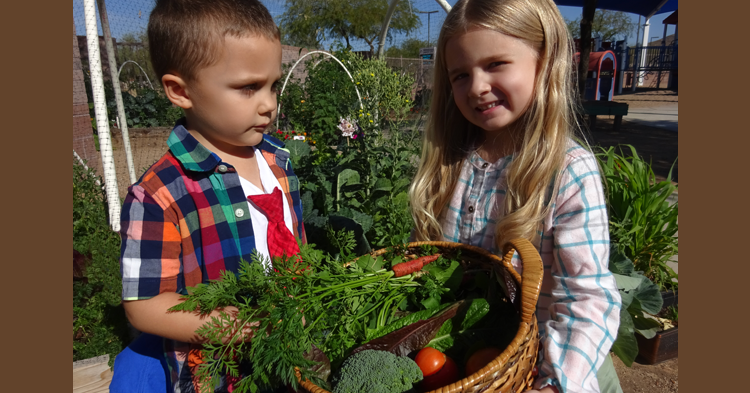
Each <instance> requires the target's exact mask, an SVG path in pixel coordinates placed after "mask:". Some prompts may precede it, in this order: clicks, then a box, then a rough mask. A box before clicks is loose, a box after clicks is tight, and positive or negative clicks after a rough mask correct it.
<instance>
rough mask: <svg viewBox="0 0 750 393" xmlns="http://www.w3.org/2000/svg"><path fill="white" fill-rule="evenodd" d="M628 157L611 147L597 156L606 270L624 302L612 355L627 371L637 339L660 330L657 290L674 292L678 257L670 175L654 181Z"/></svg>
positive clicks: (650, 173) (635, 156) (647, 167)
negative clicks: (607, 247) (606, 226)
mask: <svg viewBox="0 0 750 393" xmlns="http://www.w3.org/2000/svg"><path fill="white" fill-rule="evenodd" d="M625 147H627V148H628V149H629V151H630V155H625V154H623V152H622V150H620V152H619V153H618V152H616V151H615V148H614V147H610V148H609V149H606V150H605V149H602V152H601V153H599V154H597V158H598V161H599V167H600V168H601V170H602V174H603V177H604V179H605V186H606V193H607V205H608V206H607V209H608V212H609V220H610V241H611V252H610V258H609V270H610V271H611V272H612V273H613V274H614V276H615V280H616V281H617V288H618V289H619V291H620V295H621V297H622V309H621V310H620V327H619V330H618V335H617V340H616V341H615V343H614V345H613V346H612V351H613V352H614V353H615V354H617V356H618V357H619V358H620V359H621V360H622V361H623V363H624V364H625V365H627V366H630V365H632V363H633V361H634V360H635V358H636V356H637V355H638V342H637V340H636V337H635V335H636V334H639V335H641V336H643V337H645V338H646V339H650V338H653V337H654V336H655V335H656V333H657V332H658V331H660V330H662V324H661V323H660V322H659V319H658V318H657V317H656V316H657V315H658V314H660V313H662V305H663V298H662V295H661V293H660V291H666V290H674V291H676V290H677V281H676V279H677V273H676V272H675V271H674V270H673V269H672V268H671V267H670V266H668V265H667V261H669V260H670V258H672V257H673V256H674V255H676V254H677V245H678V240H677V236H676V234H677V213H678V205H677V202H674V203H673V204H672V203H670V202H669V200H668V199H667V198H669V196H671V195H672V193H673V192H675V191H676V190H677V186H676V185H674V184H673V183H672V182H671V171H670V172H669V174H668V175H667V178H666V179H665V180H663V181H657V180H656V176H655V175H654V172H653V170H652V169H651V165H650V164H649V163H647V162H646V161H644V160H643V158H642V157H640V156H639V155H638V153H637V151H636V149H635V148H634V147H633V146H630V145H626V146H625Z"/></svg>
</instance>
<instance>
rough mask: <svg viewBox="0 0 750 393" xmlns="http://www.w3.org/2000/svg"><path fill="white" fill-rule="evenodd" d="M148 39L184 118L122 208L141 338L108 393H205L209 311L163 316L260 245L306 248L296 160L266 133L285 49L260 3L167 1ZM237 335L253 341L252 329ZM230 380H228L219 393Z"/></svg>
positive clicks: (130, 296)
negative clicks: (200, 370)
mask: <svg viewBox="0 0 750 393" xmlns="http://www.w3.org/2000/svg"><path fill="white" fill-rule="evenodd" d="M148 38H149V50H150V53H151V61H152V64H153V67H154V70H155V71H156V72H157V74H158V75H159V76H160V78H161V82H162V86H163V87H164V91H165V93H166V95H167V97H168V98H169V100H170V101H172V103H174V104H175V105H177V106H179V107H181V108H183V110H184V112H185V117H184V118H183V119H180V120H179V121H178V122H177V124H176V126H175V128H174V129H173V130H172V133H171V135H170V136H169V139H168V141H167V144H168V146H169V150H168V151H167V152H166V153H165V154H164V156H163V157H162V158H161V159H160V160H159V161H158V162H156V163H155V164H154V165H153V166H151V168H149V169H148V170H147V171H146V173H144V174H143V176H142V177H141V178H140V179H139V180H138V182H137V183H135V184H134V185H132V186H131V187H130V189H129V191H128V195H127V197H126V199H125V202H124V205H123V210H122V211H123V212H122V230H121V236H122V254H121V269H122V270H121V273H122V284H123V295H122V296H123V301H124V302H123V306H124V308H125V312H126V314H127V316H128V319H129V320H130V322H131V324H132V325H133V326H134V327H135V328H136V329H137V330H139V331H141V332H143V334H141V336H140V337H139V338H138V339H137V340H136V341H135V342H134V343H133V344H131V345H130V346H129V347H128V348H127V349H125V350H124V351H123V352H122V353H121V354H120V355H118V356H117V358H116V360H115V370H114V376H113V381H112V384H111V385H110V391H112V392H157V391H158V392H160V393H163V392H169V391H174V392H197V391H198V390H199V386H198V381H197V379H196V378H195V371H196V367H197V366H198V364H200V363H201V362H202V360H201V359H202V358H201V345H202V343H204V342H205V339H204V338H203V337H200V336H198V335H197V334H196V333H195V331H196V329H198V328H199V327H200V326H201V325H203V324H204V323H206V322H207V321H209V320H210V316H208V317H203V318H202V317H200V316H199V315H198V314H197V313H188V312H168V311H167V310H168V309H169V308H170V307H172V306H174V305H176V304H178V303H180V298H181V296H182V295H184V294H186V293H187V287H192V286H196V285H197V284H199V283H207V282H209V280H216V279H219V278H220V274H221V272H222V271H224V270H229V271H232V272H237V270H238V267H239V263H240V261H241V260H246V261H248V262H249V261H251V254H252V253H253V251H254V250H256V249H257V250H258V252H259V253H260V254H262V255H265V256H266V257H269V256H275V255H279V254H281V253H287V254H293V253H296V252H298V251H299V250H298V246H297V243H296V241H295V238H301V239H302V241H305V232H304V227H303V225H302V205H301V202H300V198H299V183H298V180H297V177H296V176H295V175H294V173H293V171H292V168H291V165H290V163H289V153H288V151H286V150H284V149H283V146H284V145H283V143H282V142H280V141H279V140H277V139H274V138H272V137H270V136H268V135H264V131H265V130H267V129H268V128H269V127H271V126H272V123H273V121H274V118H275V116H276V88H277V85H278V80H279V78H280V77H281V43H280V41H279V30H278V28H277V27H276V25H275V24H274V22H273V19H272V18H271V15H270V14H269V13H268V10H267V9H266V8H265V7H264V6H263V5H262V4H260V3H259V2H258V1H257V0H190V1H186V0H159V1H157V4H156V7H155V8H154V10H153V11H152V13H151V16H150V18H149V24H148ZM269 204H270V205H269ZM271 205H273V206H271ZM274 210H275V212H274ZM224 311H227V312H229V313H230V314H231V313H232V312H236V309H230V308H227V309H225V310H224ZM211 315H212V316H218V315H219V310H214V311H213V312H212V314H211ZM236 329H242V330H243V332H244V333H245V335H244V338H243V339H244V340H250V336H251V334H252V329H251V328H250V327H248V326H244V327H243V326H237V327H236ZM229 335H230V333H228V334H227V336H229ZM232 383H233V381H232V378H226V377H225V378H222V381H221V382H220V384H219V388H218V390H217V391H232V390H233V387H232Z"/></svg>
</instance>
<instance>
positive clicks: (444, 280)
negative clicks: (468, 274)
mask: <svg viewBox="0 0 750 393" xmlns="http://www.w3.org/2000/svg"><path fill="white" fill-rule="evenodd" d="M422 270H425V271H428V272H430V273H431V274H432V275H433V276H435V278H436V279H437V281H438V282H439V283H440V284H441V285H442V286H444V287H445V288H449V289H450V290H451V291H455V290H457V289H458V286H459V285H460V284H461V280H462V279H463V275H464V269H463V268H461V264H460V263H459V262H458V261H455V260H454V261H451V263H450V265H449V266H448V267H445V268H444V267H441V266H440V265H438V264H437V263H435V262H433V263H431V264H428V265H427V266H425V267H423V268H422Z"/></svg>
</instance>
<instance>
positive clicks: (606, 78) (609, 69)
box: [576, 50, 628, 130]
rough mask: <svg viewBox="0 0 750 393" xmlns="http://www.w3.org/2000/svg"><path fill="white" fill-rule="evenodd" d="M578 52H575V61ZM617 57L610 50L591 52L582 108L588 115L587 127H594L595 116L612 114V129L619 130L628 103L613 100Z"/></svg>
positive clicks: (577, 57) (578, 54)
mask: <svg viewBox="0 0 750 393" xmlns="http://www.w3.org/2000/svg"><path fill="white" fill-rule="evenodd" d="M579 59H580V53H576V63H578V61H579ZM616 70H617V59H616V57H615V53H614V52H612V51H611V50H606V51H600V52H591V55H590V56H589V69H588V73H587V78H586V90H585V92H584V96H583V110H584V113H585V114H586V115H588V117H589V128H590V129H592V130H593V129H594V128H595V127H596V116H599V115H604V116H614V117H615V121H614V124H613V126H614V129H615V130H619V129H620V126H621V125H622V117H623V116H625V115H627V114H628V104H626V103H624V102H614V101H613V99H614V94H615V83H614V82H615V76H616V72H617V71H616Z"/></svg>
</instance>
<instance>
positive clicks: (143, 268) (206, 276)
mask: <svg viewBox="0 0 750 393" xmlns="http://www.w3.org/2000/svg"><path fill="white" fill-rule="evenodd" d="M167 145H168V146H169V151H167V152H166V153H165V154H164V156H162V158H161V159H159V161H157V162H156V163H155V164H154V165H152V166H151V168H149V169H148V170H147V171H146V173H144V174H143V176H141V178H140V179H139V180H138V182H136V183H135V184H133V185H132V186H131V187H130V188H129V189H128V194H127V196H126V198H125V202H124V205H123V209H122V229H121V237H122V247H121V274H122V298H123V300H138V299H148V298H151V297H154V296H156V295H158V294H160V293H162V292H176V293H181V294H187V287H193V286H196V285H197V284H199V283H208V282H209V280H217V279H219V278H220V274H221V272H223V271H225V270H229V271H232V272H237V271H238V269H239V264H240V261H241V260H246V261H248V262H249V261H250V260H251V254H252V252H253V250H254V249H255V236H254V234H253V226H252V223H251V221H250V212H249V210H248V202H247V197H246V196H245V194H244V192H243V190H242V186H241V184H240V178H239V175H238V174H237V172H236V170H235V169H234V168H233V167H232V166H231V165H229V164H227V163H225V162H223V161H222V160H221V158H220V157H219V156H218V155H216V154H215V153H213V152H211V151H209V150H208V149H207V148H206V147H204V146H203V145H201V144H200V143H199V142H198V141H197V140H196V139H195V138H193V136H192V135H190V133H188V131H187V130H186V129H185V128H184V126H183V125H182V123H181V122H178V123H177V125H176V126H175V128H174V130H172V133H171V134H170V136H169V139H168V140H167ZM283 147H284V144H283V143H282V142H281V141H279V140H277V139H275V138H273V137H270V136H267V135H265V136H264V138H263V141H262V142H261V143H260V144H259V145H258V146H257V149H258V150H257V151H258V152H260V153H261V154H262V156H263V158H264V159H265V160H266V161H267V162H268V164H269V166H270V167H271V170H272V171H273V173H274V175H275V176H276V178H277V179H278V180H279V183H280V184H281V187H282V191H283V193H284V196H285V197H286V200H287V202H288V203H289V206H291V207H292V211H293V214H292V223H293V228H294V236H295V237H297V238H300V239H302V241H303V242H304V241H306V238H305V229H304V226H303V224H302V203H301V201H300V193H299V181H298V179H297V176H295V175H294V172H293V171H292V166H291V163H290V161H289V152H288V151H287V150H285V149H284V148H283ZM164 341H165V348H164V349H165V353H166V355H167V362H168V364H169V367H170V369H171V370H170V371H171V378H172V383H173V384H174V387H175V389H176V390H175V391H185V389H187V390H188V391H189V390H190V388H189V387H188V386H186V385H191V384H192V379H193V378H192V375H191V374H192V372H191V370H190V369H191V368H192V367H183V366H184V365H187V363H188V362H187V360H188V359H187V354H188V353H189V351H190V350H194V349H197V348H194V347H196V346H190V345H189V344H187V343H180V342H176V341H171V340H164ZM198 348H199V347H198ZM178 380H179V383H177V381H178ZM179 385H182V386H183V388H182V389H181V388H180V387H179Z"/></svg>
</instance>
